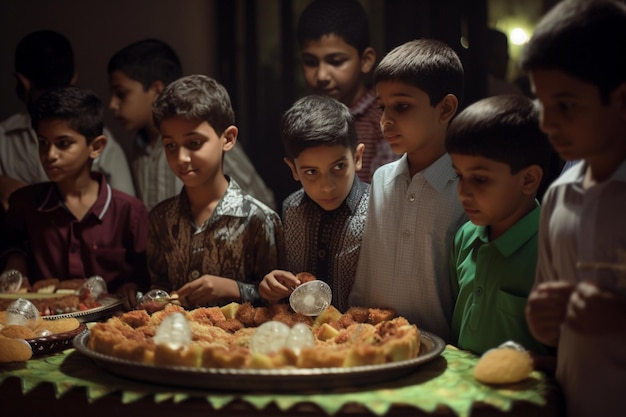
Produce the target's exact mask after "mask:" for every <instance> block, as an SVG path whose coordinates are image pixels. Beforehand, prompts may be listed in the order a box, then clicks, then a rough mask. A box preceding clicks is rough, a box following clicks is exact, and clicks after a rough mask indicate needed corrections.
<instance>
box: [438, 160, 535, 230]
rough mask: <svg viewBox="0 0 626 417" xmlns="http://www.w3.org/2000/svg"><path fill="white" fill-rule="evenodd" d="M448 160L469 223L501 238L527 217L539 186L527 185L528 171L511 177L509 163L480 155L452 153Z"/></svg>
mask: <svg viewBox="0 0 626 417" xmlns="http://www.w3.org/2000/svg"><path fill="white" fill-rule="evenodd" d="M450 158H451V159H452V165H453V168H454V171H455V172H456V174H457V176H458V178H459V183H458V188H457V191H458V195H459V200H460V201H461V204H462V205H463V209H464V210H465V213H467V215H468V217H469V219H470V220H471V222H472V223H474V224H476V225H478V226H489V227H490V229H491V234H494V233H495V234H496V235H500V234H502V233H503V232H504V231H506V230H508V229H509V228H510V227H511V226H512V225H514V224H515V223H516V222H517V221H518V220H519V219H521V218H522V217H524V216H525V215H526V214H527V212H528V205H529V201H533V199H534V192H533V190H534V191H536V188H535V185H537V186H538V184H534V183H532V181H530V183H529V178H528V177H529V172H528V171H529V169H528V168H525V169H522V170H520V171H519V172H518V173H516V174H512V173H511V169H510V167H509V165H508V164H505V163H503V162H498V161H495V160H493V159H488V158H485V157H482V156H472V155H462V154H457V153H451V154H450ZM536 169H539V168H538V167H537V166H535V167H534V168H532V169H531V170H536ZM539 171H540V169H539ZM531 174H536V172H531ZM534 179H535V178H531V180H534ZM539 180H540V178H539Z"/></svg>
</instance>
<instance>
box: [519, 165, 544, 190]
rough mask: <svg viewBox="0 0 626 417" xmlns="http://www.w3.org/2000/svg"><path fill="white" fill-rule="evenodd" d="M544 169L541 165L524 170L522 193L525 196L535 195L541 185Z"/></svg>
mask: <svg viewBox="0 0 626 417" xmlns="http://www.w3.org/2000/svg"><path fill="white" fill-rule="evenodd" d="M542 178H543V169H541V167H540V166H539V165H531V166H529V167H526V168H524V173H523V175H522V192H523V193H524V194H525V195H529V196H531V195H535V194H537V190H538V189H539V186H540V185H541V180H542Z"/></svg>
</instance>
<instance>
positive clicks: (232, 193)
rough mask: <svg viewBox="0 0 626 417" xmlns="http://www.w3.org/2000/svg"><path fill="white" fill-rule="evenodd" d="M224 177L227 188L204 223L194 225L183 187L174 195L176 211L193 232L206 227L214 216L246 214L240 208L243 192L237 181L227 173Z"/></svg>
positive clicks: (243, 215)
mask: <svg viewBox="0 0 626 417" xmlns="http://www.w3.org/2000/svg"><path fill="white" fill-rule="evenodd" d="M225 177H226V179H227V180H228V188H226V192H225V193H224V195H223V196H222V198H221V199H220V201H219V203H217V206H216V207H215V210H214V211H213V214H212V215H211V217H209V218H208V219H207V220H206V221H205V222H204V224H202V225H200V226H198V225H196V223H195V221H194V220H193V217H192V215H191V209H190V208H189V199H188V198H187V193H186V192H185V188H184V187H183V190H182V191H181V192H180V193H179V194H178V195H177V196H176V197H174V198H176V199H177V200H178V201H177V206H178V212H179V213H180V215H181V217H182V216H184V217H187V219H188V220H189V222H190V224H191V226H192V230H193V231H194V234H195V233H200V232H202V231H203V230H204V229H206V227H207V225H208V224H209V223H210V221H211V219H213V218H215V217H216V216H217V218H220V217H223V216H230V217H247V214H246V213H244V212H243V210H242V207H243V200H244V194H243V193H242V191H241V187H239V184H237V181H235V180H234V179H232V178H230V177H229V176H228V175H225Z"/></svg>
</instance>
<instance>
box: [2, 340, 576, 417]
mask: <svg viewBox="0 0 626 417" xmlns="http://www.w3.org/2000/svg"><path fill="white" fill-rule="evenodd" d="M476 360H477V358H476V357H475V356H474V355H473V354H471V353H469V352H465V351H461V350H458V349H456V348H455V347H453V346H446V349H445V350H444V352H443V353H442V355H441V357H439V358H437V359H436V360H434V361H432V362H429V363H427V364H424V365H421V366H420V367H419V368H417V369H416V370H415V372H413V373H411V374H410V375H407V376H405V377H402V378H399V379H397V380H395V381H390V382H387V383H380V384H376V385H373V386H364V387H345V388H342V389H340V390H324V389H323V388H320V389H319V390H317V391H314V392H309V393H295V394H262V393H246V392H219V391H204V390H198V389H195V390H194V389H186V388H180V387H174V386H162V385H156V384H151V383H148V382H145V381H134V380H131V379H126V378H122V377H118V376H116V375H113V374H111V373H109V372H107V371H106V370H104V369H102V368H100V367H99V366H98V365H97V364H96V363H94V362H93V361H92V360H91V359H90V358H87V357H85V356H83V355H82V354H80V353H79V352H77V351H75V350H74V349H68V350H65V351H63V352H60V353H58V354H54V355H50V356H44V357H39V358H34V359H31V360H30V361H28V362H25V363H15V364H6V365H0V398H2V402H3V407H7V406H8V409H9V410H22V411H24V412H25V413H26V414H23V415H24V416H31V415H32V416H37V415H41V416H44V415H45V416H55V415H59V416H81V417H84V416H85V415H89V416H94V417H99V416H106V417H112V416H114V415H116V414H117V415H135V414H137V415H148V416H150V417H160V416H172V415H174V414H173V413H177V414H180V415H184V416H185V417H195V416H218V415H219V416H238V417H241V416H261V415H262V416H274V415H275V416H281V417H284V416H301V417H313V416H338V417H344V416H346V417H348V416H350V417H361V416H370V417H371V416H382V415H386V416H425V415H444V416H445V415H447V416H459V417H467V416H470V415H471V416H496V415H506V416H515V415H533V416H563V415H564V410H563V405H562V404H563V402H562V398H561V395H560V392H559V390H558V388H557V386H556V385H555V383H554V382H553V380H552V379H550V378H548V377H546V376H545V375H543V374H541V373H539V372H534V373H533V374H532V375H531V377H530V378H529V379H527V380H526V381H524V382H522V383H520V384H516V385H511V386H506V387H499V388H495V387H490V386H486V385H483V384H480V383H478V382H476V381H475V380H474V379H473V376H472V368H473V365H474V364H475V362H476ZM5 409H6V408H5Z"/></svg>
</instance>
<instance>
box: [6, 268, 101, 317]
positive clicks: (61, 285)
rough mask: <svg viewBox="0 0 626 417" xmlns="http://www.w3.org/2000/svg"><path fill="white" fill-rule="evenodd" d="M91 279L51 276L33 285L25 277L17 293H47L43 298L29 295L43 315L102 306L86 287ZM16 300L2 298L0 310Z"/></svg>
mask: <svg viewBox="0 0 626 417" xmlns="http://www.w3.org/2000/svg"><path fill="white" fill-rule="evenodd" d="M97 278H99V277H97ZM92 279H94V277H92V278H89V280H92ZM101 279H102V278H100V280H101ZM89 280H88V279H87V278H77V279H69V280H62V281H61V280H59V279H57V278H50V279H44V280H40V281H37V282H35V283H34V284H32V285H31V284H29V283H28V280H27V279H24V280H23V283H22V287H21V288H20V290H19V291H18V292H17V293H15V295H16V297H19V295H20V294H21V293H26V294H33V295H34V294H46V296H42V298H35V297H32V298H31V297H29V301H31V302H32V303H33V304H34V305H35V307H36V308H37V310H39V314H41V315H42V316H50V315H57V314H67V313H74V312H78V311H85V310H89V309H92V308H96V307H100V306H101V303H100V302H99V301H98V299H97V297H94V296H93V295H92V293H91V290H90V287H89V288H88V287H86V284H87V283H89V282H90V281H89ZM105 285H106V284H105ZM85 289H86V290H85ZM47 295H49V296H47ZM37 297H38V296H37ZM14 300H15V299H9V298H7V299H0V310H2V311H3V310H6V309H7V307H8V306H9V305H10V304H11V303H12V302H13V301H14Z"/></svg>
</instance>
